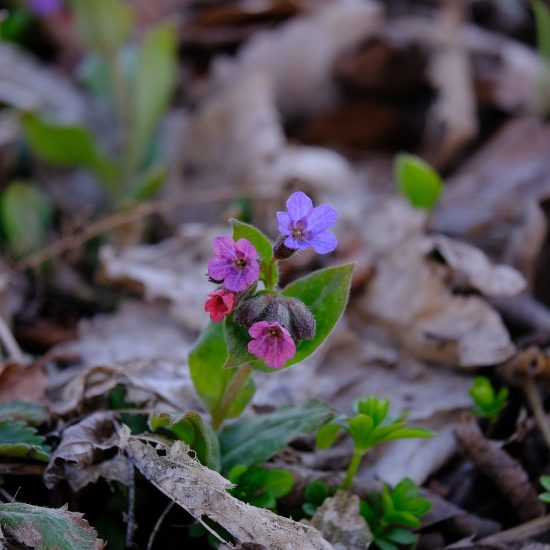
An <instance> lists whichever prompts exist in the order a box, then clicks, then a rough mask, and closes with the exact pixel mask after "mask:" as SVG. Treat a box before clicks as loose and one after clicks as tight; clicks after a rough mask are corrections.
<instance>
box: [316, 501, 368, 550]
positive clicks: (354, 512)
mask: <svg viewBox="0 0 550 550" xmlns="http://www.w3.org/2000/svg"><path fill="white" fill-rule="evenodd" d="M310 523H311V524H312V525H313V526H314V527H315V528H317V529H318V530H319V532H320V533H321V535H323V537H324V538H325V539H326V540H328V541H329V542H330V543H331V544H332V546H333V547H334V549H335V550H366V549H367V548H369V547H370V545H371V542H372V534H371V532H370V530H369V527H368V525H367V523H366V522H365V520H364V519H363V517H362V516H361V515H360V513H359V497H358V496H357V495H354V494H352V493H348V492H346V491H338V492H337V493H336V494H335V495H334V496H333V497H331V498H327V499H325V501H324V502H323V504H322V505H321V506H320V507H319V508H317V511H316V512H315V515H314V516H313V517H312V518H311V521H310Z"/></svg>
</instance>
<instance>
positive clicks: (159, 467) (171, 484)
mask: <svg viewBox="0 0 550 550" xmlns="http://www.w3.org/2000/svg"><path fill="white" fill-rule="evenodd" d="M123 448H124V450H125V451H126V453H127V454H128V456H129V457H130V459H131V460H132V462H133V463H134V464H135V466H136V467H137V469H138V470H139V471H140V472H141V473H142V475H143V476H144V477H145V478H146V479H148V480H149V481H150V482H151V483H152V484H153V485H155V486H156V487H157V488H158V489H159V490H160V491H162V492H163V493H164V494H166V495H167V496H168V497H169V498H170V499H172V500H173V501H174V502H176V503H177V504H178V505H179V506H181V507H182V508H184V509H185V510H186V511H187V512H189V513H190V514H191V515H192V516H193V517H194V518H195V519H197V520H198V521H201V518H202V517H203V516H206V517H208V518H210V519H211V520H212V521H214V522H216V523H218V524H219V525H221V526H222V527H223V528H224V529H226V530H227V531H228V532H229V533H230V534H231V535H232V536H233V537H234V538H235V539H236V540H237V541H240V542H241V543H247V542H252V543H255V544H261V545H264V546H265V547H266V548H270V549H273V550H293V549H295V548H300V549H303V550H319V549H322V550H330V549H331V548H332V547H331V545H330V544H329V543H328V542H327V541H325V540H324V539H323V538H322V537H321V535H320V534H319V532H318V531H317V530H316V529H314V528H312V527H309V526H306V525H304V524H301V523H297V522H295V521H292V520H290V519H288V518H285V517H281V516H277V515H276V514H274V513H273V512H270V511H269V510H265V509H263V508H256V507H254V506H251V505H249V504H246V503H244V502H241V501H240V500H237V499H236V498H234V497H232V496H231V495H229V494H228V493H227V492H226V490H227V489H229V488H230V487H231V483H230V482H229V481H228V480H226V479H224V478H223V477H222V476H221V475H220V474H219V473H217V472H215V471H213V470H209V469H208V468H206V467H205V466H202V465H201V464H200V463H199V462H198V461H197V460H196V459H195V458H193V457H192V456H191V455H190V452H189V447H188V446H187V445H186V444H185V443H182V442H181V441H176V442H175V443H174V444H173V445H172V446H171V447H168V446H166V445H163V444H161V443H159V444H158V448H157V449H155V448H153V447H152V446H151V445H148V444H146V443H143V442H141V441H139V440H137V439H134V438H129V439H128V440H127V441H126V442H125V443H124V444H123ZM159 451H161V452H162V454H161V455H159Z"/></svg>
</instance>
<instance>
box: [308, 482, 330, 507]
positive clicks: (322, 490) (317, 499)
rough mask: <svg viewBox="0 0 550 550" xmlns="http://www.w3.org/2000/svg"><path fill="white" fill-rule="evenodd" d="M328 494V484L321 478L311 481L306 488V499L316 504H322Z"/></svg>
mask: <svg viewBox="0 0 550 550" xmlns="http://www.w3.org/2000/svg"><path fill="white" fill-rule="evenodd" d="M328 496H329V490H328V487H327V484H326V483H325V482H324V481H321V480H320V479H314V480H312V481H309V482H308V483H307V485H306V488H305V490H304V500H305V501H306V502H309V503H313V504H314V505H316V506H321V504H323V502H324V501H325V499H326V498H328Z"/></svg>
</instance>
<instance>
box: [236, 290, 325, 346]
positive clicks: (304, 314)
mask: <svg viewBox="0 0 550 550" xmlns="http://www.w3.org/2000/svg"><path fill="white" fill-rule="evenodd" d="M234 319H235V322H236V323H238V324H241V325H244V326H245V327H247V328H250V327H251V326H252V325H253V324H255V323H259V322H261V321H267V322H268V323H274V322H276V323H279V324H280V325H281V326H282V327H284V328H285V329H286V330H287V331H288V332H289V333H290V334H291V336H292V338H293V339H294V341H296V342H299V341H301V340H310V339H311V338H313V337H314V336H315V319H314V317H313V315H312V314H311V312H310V311H309V309H308V308H307V306H306V305H305V304H304V303H303V302H301V301H300V300H298V299H297V298H285V297H283V296H279V295H277V294H272V293H265V294H256V295H255V296H251V297H250V298H246V299H243V300H241V302H240V303H239V306H238V307H237V309H236V310H235V317H234Z"/></svg>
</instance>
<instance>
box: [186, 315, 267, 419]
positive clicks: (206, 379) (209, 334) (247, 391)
mask: <svg viewBox="0 0 550 550" xmlns="http://www.w3.org/2000/svg"><path fill="white" fill-rule="evenodd" d="M223 325H224V324H223V323H209V324H208V326H207V327H206V329H205V330H204V332H203V333H202V334H201V336H200V338H199V340H198V341H197V343H196V344H195V346H194V347H193V349H192V350H191V353H190V354H189V370H190V373H191V380H192V381H193V385H194V386H195V390H196V392H197V395H198V396H199V397H200V398H201V400H202V402H203V403H204V405H205V407H206V408H207V409H208V410H209V411H212V410H213V409H214V408H215V407H216V405H217V404H218V403H219V401H220V400H221V399H222V397H223V395H224V392H225V388H226V387H227V384H228V383H229V381H230V380H231V378H233V376H234V375H235V373H236V369H224V368H223V364H224V363H225V359H226V357H227V345H226V343H225V337H224V327H223ZM255 391H256V386H255V384H254V381H253V380H252V379H250V380H249V381H248V382H247V383H246V385H245V387H244V388H243V389H242V390H241V392H240V393H239V395H238V396H237V398H236V399H235V401H234V402H233V404H232V406H231V408H230V409H229V415H228V418H233V417H235V416H239V415H240V414H241V412H242V411H243V410H244V409H245V408H246V406H247V405H248V404H249V403H250V401H251V400H252V397H253V396H254V392H255Z"/></svg>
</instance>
